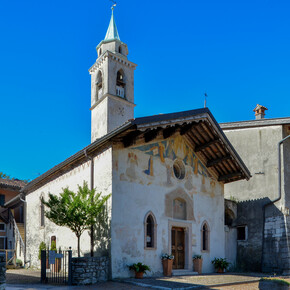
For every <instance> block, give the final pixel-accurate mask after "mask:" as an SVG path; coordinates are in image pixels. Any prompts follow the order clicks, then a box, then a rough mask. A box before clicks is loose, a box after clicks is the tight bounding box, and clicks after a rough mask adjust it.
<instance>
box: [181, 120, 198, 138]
mask: <svg viewBox="0 0 290 290" xmlns="http://www.w3.org/2000/svg"><path fill="white" fill-rule="evenodd" d="M198 125H199V123H198V122H192V123H189V124H186V125H184V126H182V127H181V129H180V135H181V136H182V135H185V134H186V133H187V132H188V131H189V130H191V129H192V128H193V127H196V126H198Z"/></svg>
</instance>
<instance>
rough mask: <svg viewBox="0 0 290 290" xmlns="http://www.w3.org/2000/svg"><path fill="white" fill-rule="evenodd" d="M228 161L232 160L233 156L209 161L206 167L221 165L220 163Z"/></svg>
mask: <svg viewBox="0 0 290 290" xmlns="http://www.w3.org/2000/svg"><path fill="white" fill-rule="evenodd" d="M228 159H231V155H226V156H223V157H220V158H217V159H214V160H211V161H208V162H207V164H206V167H212V166H214V165H217V164H218V163H220V162H222V161H224V160H228Z"/></svg>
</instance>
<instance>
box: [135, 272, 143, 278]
mask: <svg viewBox="0 0 290 290" xmlns="http://www.w3.org/2000/svg"><path fill="white" fill-rule="evenodd" d="M143 274H144V273H143V272H135V278H136V279H143Z"/></svg>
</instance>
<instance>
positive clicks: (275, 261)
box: [262, 205, 290, 275]
mask: <svg viewBox="0 0 290 290" xmlns="http://www.w3.org/2000/svg"><path fill="white" fill-rule="evenodd" d="M289 230H290V218H289V216H284V215H283V214H282V213H281V211H280V210H279V209H278V208H276V207H275V206H274V205H272V206H270V207H269V208H267V210H266V220H265V231H264V235H265V238H264V257H263V258H264V259H263V261H264V262H263V265H262V267H263V269H262V270H263V272H271V273H278V274H285V275H289V274H290V252H289V241H290V232H289Z"/></svg>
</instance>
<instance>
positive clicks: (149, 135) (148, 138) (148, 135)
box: [144, 127, 162, 142]
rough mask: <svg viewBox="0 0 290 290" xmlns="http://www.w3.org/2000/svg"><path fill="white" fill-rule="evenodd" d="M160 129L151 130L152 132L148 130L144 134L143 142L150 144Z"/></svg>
mask: <svg viewBox="0 0 290 290" xmlns="http://www.w3.org/2000/svg"><path fill="white" fill-rule="evenodd" d="M161 129H162V128H161V127H158V128H156V129H153V130H150V131H148V132H146V133H145V134H144V139H145V142H150V141H152V140H153V139H155V138H156V137H157V135H158V133H159V131H160V130H161Z"/></svg>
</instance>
